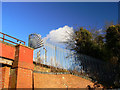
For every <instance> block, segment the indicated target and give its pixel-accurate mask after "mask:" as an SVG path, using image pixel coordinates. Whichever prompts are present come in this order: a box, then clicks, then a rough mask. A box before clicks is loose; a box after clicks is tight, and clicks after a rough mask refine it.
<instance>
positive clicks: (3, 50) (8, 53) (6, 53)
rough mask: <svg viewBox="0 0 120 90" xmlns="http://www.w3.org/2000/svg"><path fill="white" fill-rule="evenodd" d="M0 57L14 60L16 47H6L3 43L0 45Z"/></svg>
mask: <svg viewBox="0 0 120 90" xmlns="http://www.w3.org/2000/svg"><path fill="white" fill-rule="evenodd" d="M0 56H2V57H6V58H9V59H13V60H14V58H15V47H14V46H12V45H6V44H3V43H0Z"/></svg>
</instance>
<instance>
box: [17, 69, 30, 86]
mask: <svg viewBox="0 0 120 90" xmlns="http://www.w3.org/2000/svg"><path fill="white" fill-rule="evenodd" d="M16 88H32V71H31V70H27V69H23V68H18V69H17V86H16Z"/></svg>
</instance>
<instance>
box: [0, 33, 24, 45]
mask: <svg viewBox="0 0 120 90" xmlns="http://www.w3.org/2000/svg"><path fill="white" fill-rule="evenodd" d="M0 34H2V35H3V37H0V39H2V40H3V42H4V40H6V41H8V42H11V43H14V44H18V43H16V42H13V41H11V40H8V39H5V36H8V37H10V38H13V39H15V40H17V42H18V41H20V43H21V42H23V43H24V45H25V42H24V41H22V40H19V39H17V38H14V37H12V36H10V35H7V34H4V33H2V32H0Z"/></svg>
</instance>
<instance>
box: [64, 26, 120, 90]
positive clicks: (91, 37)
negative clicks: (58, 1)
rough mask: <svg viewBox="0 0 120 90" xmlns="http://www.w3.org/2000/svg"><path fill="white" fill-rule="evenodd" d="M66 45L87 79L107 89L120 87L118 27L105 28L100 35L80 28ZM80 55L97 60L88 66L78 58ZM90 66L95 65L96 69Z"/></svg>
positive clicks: (119, 28) (119, 31)
mask: <svg viewBox="0 0 120 90" xmlns="http://www.w3.org/2000/svg"><path fill="white" fill-rule="evenodd" d="M66 44H67V48H69V49H70V50H73V51H74V52H75V54H76V55H77V56H78V57H77V61H80V62H81V66H82V67H83V69H84V71H85V72H86V73H88V74H89V77H91V78H92V79H93V80H95V81H98V83H101V84H103V85H104V86H106V87H107V88H110V87H113V88H118V87H120V74H119V72H120V25H111V26H109V27H108V26H107V29H106V30H104V33H102V34H99V33H98V32H97V31H96V32H95V33H92V32H90V31H88V30H86V29H83V28H80V29H79V30H77V31H74V34H73V35H72V36H71V39H70V41H68V42H67V43H66ZM80 54H84V55H88V56H91V57H93V58H97V59H96V60H91V61H89V64H88V61H86V60H83V59H81V58H80ZM93 62H94V64H93ZM91 64H93V65H94V66H95V65H97V68H96V67H94V66H93V65H91ZM95 68H96V69H95ZM98 68H99V69H98Z"/></svg>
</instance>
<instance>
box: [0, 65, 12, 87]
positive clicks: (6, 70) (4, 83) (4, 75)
mask: <svg viewBox="0 0 120 90" xmlns="http://www.w3.org/2000/svg"><path fill="white" fill-rule="evenodd" d="M0 71H1V73H0V74H1V75H0V79H1V80H0V81H1V84H0V88H1V87H2V88H9V76H10V67H0Z"/></svg>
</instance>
